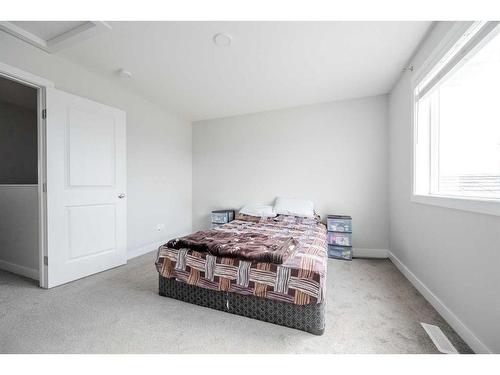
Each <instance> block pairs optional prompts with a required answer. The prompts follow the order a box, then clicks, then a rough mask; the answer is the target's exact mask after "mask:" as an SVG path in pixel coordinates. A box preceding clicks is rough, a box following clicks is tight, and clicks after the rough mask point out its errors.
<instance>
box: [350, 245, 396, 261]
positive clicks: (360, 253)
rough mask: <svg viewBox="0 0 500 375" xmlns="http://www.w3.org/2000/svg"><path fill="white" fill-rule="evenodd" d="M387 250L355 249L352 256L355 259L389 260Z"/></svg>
mask: <svg viewBox="0 0 500 375" xmlns="http://www.w3.org/2000/svg"><path fill="white" fill-rule="evenodd" d="M387 253H388V250H387V249H363V248H357V247H355V248H353V249H352V256H353V257H355V258H380V259H385V258H387Z"/></svg>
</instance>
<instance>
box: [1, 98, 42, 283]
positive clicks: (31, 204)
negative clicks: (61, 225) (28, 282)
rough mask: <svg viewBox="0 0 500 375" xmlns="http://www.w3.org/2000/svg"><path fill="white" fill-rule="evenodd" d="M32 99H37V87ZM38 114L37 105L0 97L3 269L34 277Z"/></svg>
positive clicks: (36, 265)
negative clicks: (31, 107)
mask: <svg viewBox="0 0 500 375" xmlns="http://www.w3.org/2000/svg"><path fill="white" fill-rule="evenodd" d="M2 94H4V95H5V94H7V93H6V92H5V91H4V92H2ZM9 94H12V93H10V92H9ZM12 96H13V95H12ZM31 99H32V101H33V102H35V103H36V91H35V90H33V94H32V98H31ZM36 117H37V116H36V110H34V109H30V108H28V107H22V106H18V105H15V104H13V103H7V102H4V101H0V269H7V270H9V271H11V272H17V273H20V274H22V275H24V276H27V277H31V278H34V279H37V278H38V271H37V270H38V252H37V248H38V185H37V180H38V172H37V144H36V143H37V141H36V140H37V129H36Z"/></svg>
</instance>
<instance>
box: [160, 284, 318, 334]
mask: <svg viewBox="0 0 500 375" xmlns="http://www.w3.org/2000/svg"><path fill="white" fill-rule="evenodd" d="M159 290H160V295H162V296H165V297H170V298H175V299H178V300H181V301H184V302H189V303H193V304H195V305H199V306H204V307H209V308H211V309H216V310H220V311H225V312H228V313H231V314H236V315H241V316H245V317H248V318H253V319H257V320H262V321H264V322H269V323H274V324H278V325H281V326H285V327H290V328H295V329H298V330H301V331H306V332H309V333H312V334H314V335H322V334H323V333H324V331H325V303H324V302H323V303H319V304H310V305H295V304H293V303H288V302H281V301H274V300H269V299H265V298H260V297H256V296H253V295H242V294H238V293H233V292H220V291H216V290H210V289H205V288H201V287H198V286H194V285H190V284H186V283H183V282H180V281H176V280H175V279H168V278H165V277H163V276H161V275H160V288H159Z"/></svg>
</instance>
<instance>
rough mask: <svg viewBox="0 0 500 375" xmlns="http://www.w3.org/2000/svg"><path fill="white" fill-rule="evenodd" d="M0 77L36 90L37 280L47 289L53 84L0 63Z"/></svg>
mask: <svg viewBox="0 0 500 375" xmlns="http://www.w3.org/2000/svg"><path fill="white" fill-rule="evenodd" d="M0 76H1V77H4V78H7V79H10V80H12V81H16V82H19V83H21V84H23V85H26V86H30V87H33V88H35V89H36V90H37V138H38V139H37V147H38V280H39V285H40V287H41V288H47V287H48V279H47V264H46V262H45V259H47V258H46V256H47V195H46V186H47V174H46V168H47V155H46V146H47V143H46V120H45V118H44V117H46V116H44V115H43V114H44V111H46V106H45V89H46V88H47V87H54V83H53V82H52V81H49V80H47V79H45V78H42V77H39V76H37V75H34V74H32V73H29V72H26V71H24V70H21V69H18V68H16V67H13V66H10V65H7V64H4V63H2V62H0ZM45 113H46V112H45Z"/></svg>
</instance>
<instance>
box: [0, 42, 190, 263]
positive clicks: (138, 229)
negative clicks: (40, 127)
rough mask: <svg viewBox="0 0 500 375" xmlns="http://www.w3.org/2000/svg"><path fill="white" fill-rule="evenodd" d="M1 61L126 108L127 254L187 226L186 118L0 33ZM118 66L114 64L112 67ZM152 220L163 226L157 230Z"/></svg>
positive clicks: (123, 85) (121, 85)
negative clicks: (163, 226) (163, 227)
mask: <svg viewBox="0 0 500 375" xmlns="http://www.w3.org/2000/svg"><path fill="white" fill-rule="evenodd" d="M0 62H2V63H5V64H8V65H11V66H15V67H17V68H19V69H22V70H25V71H28V72H31V73H33V74H36V75H38V76H41V77H44V78H46V79H49V80H51V81H53V82H54V83H55V85H56V88H58V89H61V90H64V91H67V92H70V93H73V94H76V95H80V96H82V97H85V98H89V99H92V100H95V101H98V102H101V103H104V104H107V105H110V106H114V107H116V108H119V109H122V110H124V111H125V112H126V113H127V210H128V212H127V217H128V224H127V233H128V251H129V255H130V256H133V255H138V254H140V253H144V252H147V251H151V250H153V249H154V248H155V247H156V245H157V244H158V242H162V241H163V240H165V239H169V238H171V237H173V236H177V235H179V234H184V233H188V232H190V231H191V177H192V174H191V165H192V164H191V126H190V123H189V121H186V120H185V119H183V118H181V117H180V116H178V115H176V114H175V113H174V112H173V111H170V110H167V109H165V107H164V106H163V104H164V103H162V106H160V105H157V104H156V103H151V102H150V101H148V100H146V99H144V98H143V97H142V96H140V95H137V94H135V93H134V92H132V91H131V90H129V89H128V88H127V87H126V82H123V81H122V80H120V79H119V78H118V77H116V75H114V74H113V72H112V71H110V73H109V76H108V75H106V76H104V75H102V76H101V75H98V74H94V73H93V72H90V71H88V70H85V69H83V68H81V67H79V66H78V65H75V64H73V63H71V62H69V61H68V60H65V59H63V58H60V57H58V56H57V54H48V53H45V52H43V51H41V50H39V49H37V48H35V47H33V46H31V45H29V44H27V43H24V42H22V41H20V40H18V39H16V38H14V37H12V36H10V35H9V34H6V33H4V32H0ZM117 68H119V67H117ZM157 224H164V225H165V229H164V230H162V231H160V232H159V231H157Z"/></svg>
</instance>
